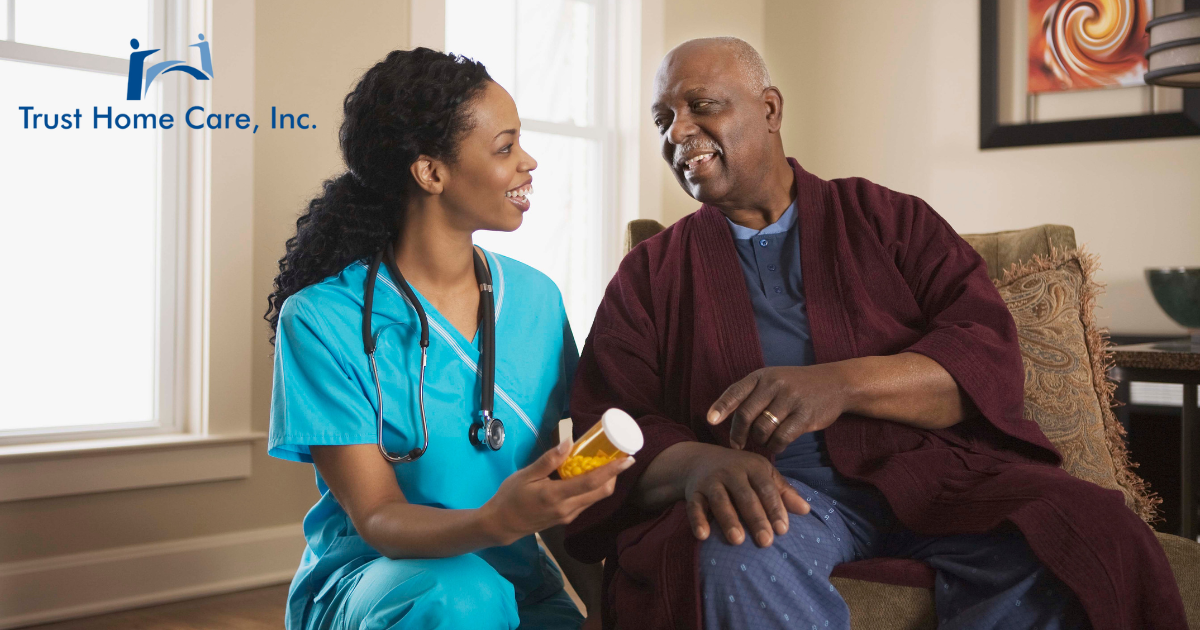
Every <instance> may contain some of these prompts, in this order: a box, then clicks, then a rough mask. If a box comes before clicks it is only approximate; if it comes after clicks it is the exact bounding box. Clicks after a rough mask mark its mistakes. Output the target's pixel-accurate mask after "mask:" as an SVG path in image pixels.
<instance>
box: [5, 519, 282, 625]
mask: <svg viewBox="0 0 1200 630" xmlns="http://www.w3.org/2000/svg"><path fill="white" fill-rule="evenodd" d="M303 551H304V533H303V530H302V529H301V526H300V525H299V524H294V525H283V526H278V527H266V528H262V529H253V530H246V531H240V532H232V533H228V534H218V535H215V536H200V537H197V538H187V539H184V540H172V541H166V542H158V543H150V544H145V545H132V546H129V547H118V548H115V549H105V550H102V551H91V552H86V553H78V554H69V555H62V556H53V557H50V558H39V559H36V560H27V561H22V562H8V563H2V564H0V630H3V629H7V628H20V627H23V626H29V625H33V624H39V623H46V622H50V621H58V620H61V619H70V618H74V617H84V616H89V615H97V614H101V613H107V612H112V611H116V610H125V609H129V608H139V607H142V606H150V605H154V604H162V603H166V602H171V601H179V600H184V599H191V598H195V597H204V596H208V595H216V594H220V593H229V592H234V591H240V590H246V589H250V588H257V587H260V586H269V585H272V584H281V583H285V582H288V581H290V580H291V579H292V575H293V574H294V573H295V572H296V567H297V566H299V564H300V555H301V553H302V552H303ZM279 624H280V627H282V626H283V619H280V620H279Z"/></svg>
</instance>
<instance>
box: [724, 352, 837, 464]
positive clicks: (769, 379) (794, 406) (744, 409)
mask: <svg viewBox="0 0 1200 630" xmlns="http://www.w3.org/2000/svg"><path fill="white" fill-rule="evenodd" d="M843 374H844V370H843V369H841V366H839V364H837V363H824V364H819V365H809V366H804V367H770V368H763V369H761V370H758V371H756V372H753V373H751V374H750V375H749V376H747V377H746V378H743V379H742V380H740V381H738V382H736V383H734V384H733V385H730V386H729V388H728V389H726V390H725V393H724V394H721V397H720V398H718V399H717V401H716V402H714V403H713V405H712V407H710V408H709V410H708V422H709V424H720V423H721V422H724V421H725V419H726V418H729V417H732V418H733V424H732V425H731V426H730V428H729V443H730V445H731V446H733V448H737V449H740V448H745V446H746V441H747V438H749V439H750V440H753V443H754V444H756V445H758V446H764V445H765V446H766V447H767V450H769V451H771V452H772V453H776V454H778V453H780V452H781V451H783V449H784V448H786V447H787V445H788V444H791V443H792V442H793V441H794V440H795V439H796V438H798V437H800V436H801V435H804V434H805V433H809V432H812V431H820V430H821V429H824V428H826V427H828V426H829V425H831V424H833V422H834V420H837V419H838V416H840V415H842V414H843V413H845V412H846V411H848V404H849V388H848V386H847V383H846V379H845V378H844V377H843ZM772 416H773V417H772Z"/></svg>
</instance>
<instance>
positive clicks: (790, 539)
mask: <svg viewBox="0 0 1200 630" xmlns="http://www.w3.org/2000/svg"><path fill="white" fill-rule="evenodd" d="M781 472H783V473H784V475H785V476H786V477H788V481H789V483H791V484H792V486H793V487H794V488H796V490H797V491H798V492H800V495H801V496H802V497H804V498H805V499H806V500H807V501H808V503H809V505H810V506H811V507H812V511H811V512H809V513H808V514H806V515H804V516H797V515H792V516H791V523H790V525H789V527H788V533H787V534H784V535H783V536H776V537H775V542H774V544H773V545H772V546H770V547H766V548H761V549H760V548H759V547H758V546H756V545H755V544H754V542H753V541H752V540H751V539H750V537H749V536H747V537H746V542H744V543H743V544H741V545H731V544H729V543H728V542H727V541H726V540H725V538H724V536H723V535H722V534H720V533H719V529H718V528H714V532H713V535H711V536H709V538H708V540H706V541H704V542H703V543H702V544H701V546H700V590H701V593H702V597H703V610H704V626H705V628H707V629H710V630H715V629H717V628H797V629H803V630H826V629H830V630H849V628H850V612H849V609H848V608H847V607H846V603H845V602H844V601H843V600H842V598H841V595H839V594H838V592H837V589H835V588H834V586H833V584H832V583H830V581H829V574H830V572H831V571H833V567H835V566H837V565H838V564H840V563H843V562H852V561H854V560H861V559H865V558H873V557H891V558H913V559H916V560H921V561H922V562H925V563H926V564H928V565H929V566H930V567H932V568H933V569H934V571H935V572H936V574H937V577H936V581H935V591H936V592H935V594H934V601H935V604H936V609H937V617H938V620H939V624H938V626H939V628H943V629H960V628H961V629H970V630H988V629H992V628H995V629H1007V628H1013V629H1016V628H1021V629H1026V628H1038V629H1048V630H1059V629H1062V630H1067V629H1074V628H1089V627H1090V625H1089V624H1088V621H1087V616H1086V614H1085V613H1084V611H1083V608H1082V606H1080V604H1079V602H1078V600H1077V599H1076V597H1075V595H1074V593H1072V592H1071V591H1070V589H1068V588H1067V587H1066V585H1064V584H1063V583H1062V582H1061V581H1059V580H1058V578H1056V577H1054V575H1053V574H1051V573H1050V571H1049V570H1048V569H1046V568H1045V566H1043V565H1042V564H1041V562H1040V561H1038V559H1037V558H1036V557H1035V556H1034V555H1033V552H1032V551H1031V550H1030V549H1029V546H1028V544H1027V543H1026V542H1025V539H1024V537H1023V536H1022V535H1021V533H1020V532H1019V531H1017V530H1016V529H1015V528H1012V529H1010V530H1005V531H995V532H989V533H987V534H979V535H956V536H940V537H935V536H922V535H918V534H915V533H913V532H911V531H908V530H907V529H906V528H904V527H903V525H901V524H900V523H899V522H898V521H897V519H896V516H895V515H894V514H893V513H892V511H891V508H890V507H889V506H888V504H887V500H886V499H884V497H883V495H882V494H881V493H880V492H879V491H878V490H876V489H875V488H873V487H871V486H869V485H866V484H860V483H857V482H853V481H851V480H849V479H846V478H845V477H842V476H840V475H838V474H837V473H836V472H835V471H834V470H833V469H831V468H809V469H794V470H781Z"/></svg>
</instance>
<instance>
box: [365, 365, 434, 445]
mask: <svg viewBox="0 0 1200 630" xmlns="http://www.w3.org/2000/svg"><path fill="white" fill-rule="evenodd" d="M426 355H427V351H426V349H425V348H421V378H420V381H418V382H419V385H418V386H417V405H418V406H420V408H421V434H422V435H424V436H425V442H424V444H422V445H421V448H419V449H413V450H411V451H409V452H408V453H407V454H405V455H401V456H396V455H393V454H391V453H389V452H388V450H387V448H386V447H385V446H384V445H383V387H382V386H381V385H380V384H379V368H378V366H376V365H375V353H374V352H372V353H371V354H368V355H367V359H369V360H370V362H371V376H372V377H373V378H374V379H375V400H378V401H379V405H378V407H377V408H378V411H377V412H376V414H375V416H376V418H375V419H376V422H375V428H376V430H377V433H376V435H377V436H378V438H379V439H378V440H376V442H375V445H376V446H378V447H379V453H380V454H381V455H383V458H384V459H386V460H387V461H389V462H391V463H393V464H406V463H408V462H411V461H415V460H416V459H417V458H418V457H420V456H422V455H424V454H425V451H426V450H428V449H429V426H428V425H427V424H426V422H425V359H426Z"/></svg>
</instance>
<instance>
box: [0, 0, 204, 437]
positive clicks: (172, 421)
mask: <svg viewBox="0 0 1200 630" xmlns="http://www.w3.org/2000/svg"><path fill="white" fill-rule="evenodd" d="M149 4H150V15H151V29H150V42H147V46H156V47H159V48H162V50H163V52H164V53H165V54H166V55H167V57H166V58H168V59H169V58H175V59H186V58H187V57H186V53H187V44H186V43H185V42H181V41H180V37H179V35H180V33H179V32H178V31H180V30H181V29H179V28H172V26H174V25H176V24H178V23H179V22H181V21H182V20H181V17H182V16H181V15H180V14H181V13H182V12H183V9H184V6H183V2H181V1H179V0H150V2H149ZM15 5H16V2H15V0H7V11H8V29H7V30H8V32H7V39H6V41H0V59H4V60H8V61H19V62H25V63H33V64H38V65H46V66H54V67H58V68H69V69H72V70H84V71H88V72H96V73H102V74H112V75H119V76H125V75H126V73H127V72H128V68H129V60H128V59H122V58H117V57H107V56H103V55H96V54H89V53H81V52H75V51H70V50H61V49H56V48H47V47H43V46H34V45H31V44H22V43H19V42H15V41H12V38H13V35H14V33H15V31H16V29H17V28H18V27H19V25H18V24H15V17H16V10H15ZM178 55H184V56H182V57H181V56H178ZM158 86H159V91H158V95H159V96H158V101H159V102H158V104H157V106H156V107H157V109H158V111H160V112H175V111H177V110H179V104H180V103H182V102H185V97H186V92H185V90H186V87H187V86H185V85H184V84H183V81H182V80H181V78H180V76H179V74H178V73H174V74H171V75H164V76H163V77H160V78H159V79H158ZM181 127H183V125H176V126H175V128H173V129H158V130H157V131H156V132H155V135H156V137H157V140H158V142H157V146H156V151H157V153H158V155H157V163H158V165H159V169H158V177H157V181H156V186H157V191H156V193H157V194H156V199H157V208H156V214H155V216H156V219H157V222H158V225H157V226H156V227H157V229H156V230H155V232H156V241H157V242H156V244H155V252H156V258H157V262H156V265H155V275H156V282H155V293H156V296H155V297H156V299H155V302H156V305H157V313H156V317H155V331H154V336H155V343H154V347H155V351H156V352H155V357H154V362H155V366H154V372H153V374H154V378H155V383H154V390H153V391H154V407H153V409H154V419H153V420H150V421H143V422H120V423H112V424H99V425H77V426H60V427H48V428H40V429H25V430H17V431H3V430H2V429H0V444H28V443H32V442H53V441H62V440H86V439H95V438H117V437H130V436H135V435H159V434H169V433H179V432H181V431H183V430H186V425H185V422H184V419H185V415H184V414H183V413H182V412H183V407H182V405H181V404H179V403H180V402H181V400H182V399H183V397H182V396H179V395H178V394H179V393H180V390H181V387H180V386H181V385H183V384H182V383H180V382H178V381H179V379H178V378H177V375H178V374H179V373H180V372H181V367H182V362H181V359H182V358H183V352H182V348H180V347H178V344H177V343H176V340H177V339H178V338H179V334H178V333H179V332H180V331H181V330H182V324H184V322H181V321H180V318H179V314H180V313H181V312H183V310H184V308H185V305H184V304H183V303H182V298H183V297H185V295H184V292H183V291H181V290H180V289H181V288H183V287H184V286H185V280H186V278H184V277H182V275H181V271H182V269H183V268H184V266H183V265H181V264H180V262H181V261H180V257H181V256H180V255H181V253H183V252H186V242H184V241H183V240H182V239H181V237H182V236H183V233H184V232H183V229H182V228H183V227H184V226H183V225H181V221H180V214H181V209H185V208H186V204H185V203H184V201H185V200H184V199H182V198H181V195H180V192H181V190H184V189H185V186H184V184H185V183H186V181H185V178H186V173H184V172H182V169H180V164H181V163H186V155H187V153H186V152H187V148H188V147H187V142H188V137H187V134H186V133H184V132H183V130H182V129H180V128H181ZM64 359H65V358H64ZM64 385H66V384H64Z"/></svg>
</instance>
